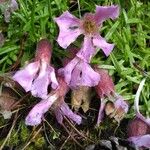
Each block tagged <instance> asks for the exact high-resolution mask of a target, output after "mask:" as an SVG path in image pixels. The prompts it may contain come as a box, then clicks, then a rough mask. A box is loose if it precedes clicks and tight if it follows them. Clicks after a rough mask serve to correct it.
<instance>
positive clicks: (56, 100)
mask: <svg viewBox="0 0 150 150" xmlns="http://www.w3.org/2000/svg"><path fill="white" fill-rule="evenodd" d="M118 15H119V6H117V5H116V6H114V5H112V6H96V12H95V14H93V13H86V14H85V15H84V17H83V18H81V19H78V18H76V17H75V16H73V15H72V14H70V13H69V12H68V11H66V12H64V13H63V14H62V15H61V16H60V17H57V18H55V19H54V20H55V22H56V23H57V24H58V26H59V30H60V32H59V35H58V39H57V42H58V44H59V45H60V46H61V47H62V48H67V47H68V46H69V45H70V44H71V43H73V42H74V41H75V40H76V39H77V37H78V36H79V35H81V34H83V35H84V41H83V44H82V46H81V49H79V48H78V49H76V50H74V48H70V49H71V50H69V51H70V55H71V57H70V58H68V59H66V60H64V62H63V63H64V67H63V68H60V69H59V70H58V71H57V74H56V72H55V70H54V68H53V67H52V65H51V64H50V60H51V54H52V48H51V45H50V43H49V41H48V40H47V39H42V40H40V41H39V42H38V44H37V48H36V54H35V58H34V60H32V61H31V62H30V63H28V64H27V65H26V66H25V67H24V68H22V69H21V70H19V71H17V72H16V73H15V74H14V75H13V79H14V80H15V81H17V82H18V83H19V84H20V85H21V86H22V87H23V88H24V90H25V91H26V92H29V91H30V92H31V94H32V95H33V96H35V97H39V98H41V99H42V100H41V101H40V102H39V103H38V104H36V105H35V106H34V107H33V108H32V110H31V111H30V113H29V114H28V116H27V117H26V124H27V125H32V126H34V125H38V124H40V123H41V121H42V118H43V116H44V114H45V113H46V112H47V111H48V110H49V109H51V110H52V111H53V112H54V114H55V115H56V119H57V120H58V122H59V123H60V124H62V121H63V117H64V116H66V117H67V118H69V119H70V120H73V121H74V122H76V123H77V124H80V123H81V117H80V116H79V115H77V114H75V113H73V112H72V110H71V109H70V108H69V106H68V105H67V103H66V102H65V101H64V100H65V95H66V93H67V92H68V90H69V89H70V88H71V89H72V90H74V89H80V87H83V89H84V87H85V88H86V87H95V86H99V83H101V82H102V84H107V83H105V82H107V79H106V80H104V79H103V75H101V73H99V72H98V71H97V70H95V69H93V68H92V66H91V65H90V61H91V58H92V57H93V56H94V55H95V53H96V47H98V48H101V49H102V50H103V52H104V54H105V55H106V56H108V55H109V54H110V53H111V51H112V50H113V48H114V44H109V43H107V42H106V40H105V39H104V38H103V37H101V36H100V35H99V27H101V26H102V23H103V22H104V21H105V20H107V19H116V18H117V17H118ZM103 80H104V81H103ZM108 82H109V81H108ZM50 87H51V88H50ZM110 88H111V87H110ZM103 90H104V91H102V92H104V93H106V95H107V94H109V93H107V92H106V91H107V90H108V89H107V88H104V89H103ZM110 90H111V89H110ZM112 90H113V89H112ZM83 91H84V90H83ZM85 91H86V90H85ZM108 92H109V90H108ZM102 95H103V94H102ZM81 102H82V101H81ZM87 105H89V104H88V103H87ZM86 107H87V108H86ZM101 107H102V104H101ZM116 107H117V108H118V109H119V108H120V105H119V103H116ZM83 108H84V109H85V111H87V109H88V106H86V105H85V106H84V107H83Z"/></svg>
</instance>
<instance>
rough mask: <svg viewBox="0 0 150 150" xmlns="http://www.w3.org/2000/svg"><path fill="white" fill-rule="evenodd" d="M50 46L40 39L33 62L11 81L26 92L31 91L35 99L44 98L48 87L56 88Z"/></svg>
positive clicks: (17, 73)
mask: <svg viewBox="0 0 150 150" xmlns="http://www.w3.org/2000/svg"><path fill="white" fill-rule="evenodd" d="M51 49H52V48H51V45H50V43H49V41H48V40H47V39H42V40H40V41H39V42H38V44H37V50H36V55H35V60H34V62H32V63H29V64H28V65H26V66H25V67H24V68H23V69H22V70H20V71H17V72H16V73H15V75H14V76H13V79H14V80H15V81H17V82H18V83H19V84H20V85H21V86H22V87H23V88H24V89H25V91H26V92H28V91H31V93H32V95H33V96H35V97H40V98H44V99H45V98H46V97H47V93H48V86H49V85H50V84H51V87H52V88H53V89H56V88H57V87H58V82H57V79H56V76H55V70H54V68H53V67H52V66H50V64H49V61H50V58H51Z"/></svg>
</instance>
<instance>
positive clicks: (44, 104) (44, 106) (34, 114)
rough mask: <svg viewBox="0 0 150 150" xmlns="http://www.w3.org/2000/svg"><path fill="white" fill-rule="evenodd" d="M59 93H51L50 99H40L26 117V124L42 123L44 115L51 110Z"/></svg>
mask: <svg viewBox="0 0 150 150" xmlns="http://www.w3.org/2000/svg"><path fill="white" fill-rule="evenodd" d="M57 98H58V96H57V95H51V96H49V98H48V99H46V100H42V101H40V102H39V103H38V104H36V105H35V106H34V107H33V108H32V110H31V111H30V112H29V114H28V116H27V117H26V119H25V123H26V125H30V126H35V125H38V124H40V123H41V121H42V117H43V115H44V114H45V113H46V112H47V111H48V110H49V108H50V107H51V105H52V104H53V103H54V102H55V101H56V100H57Z"/></svg>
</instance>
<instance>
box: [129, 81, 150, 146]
mask: <svg viewBox="0 0 150 150" xmlns="http://www.w3.org/2000/svg"><path fill="white" fill-rule="evenodd" d="M144 83H145V79H143V80H142V81H141V83H140V85H139V88H138V91H137V93H136V96H135V101H134V105H135V111H136V117H135V119H134V120H132V121H131V122H130V123H129V125H128V137H129V138H128V140H129V141H131V142H132V143H133V144H135V145H136V146H137V147H144V148H150V118H145V117H144V116H143V115H142V114H141V113H140V111H139V97H140V93H141V91H142V89H143V86H144Z"/></svg>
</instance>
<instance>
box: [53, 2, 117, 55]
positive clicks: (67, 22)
mask: <svg viewBox="0 0 150 150" xmlns="http://www.w3.org/2000/svg"><path fill="white" fill-rule="evenodd" d="M118 15H119V7H118V6H117V5H116V6H114V5H112V6H96V12H95V14H92V13H86V14H85V16H84V17H83V18H82V19H78V18H76V17H75V16H73V15H72V14H70V13H69V12H68V11H66V12H64V13H63V14H62V15H61V16H60V17H58V18H55V21H56V23H57V24H58V26H59V29H60V32H59V35H58V39H57V42H58V43H59V45H60V46H61V47H63V48H67V47H68V46H69V45H70V44H71V43H72V42H74V41H75V40H76V38H77V37H78V36H79V35H81V34H84V35H85V39H84V43H83V47H88V46H87V45H86V44H88V43H87V42H86V40H87V39H89V40H90V47H93V46H97V47H99V48H101V49H102V50H103V52H104V53H105V55H106V56H108V55H109V54H110V52H111V51H112V49H113V48H114V44H109V43H107V42H106V40H105V39H104V38H103V37H101V36H100V35H99V32H98V31H99V27H101V26H102V23H103V22H104V21H105V20H107V19H109V18H111V19H115V18H117V17H118ZM86 52H87V53H88V51H86Z"/></svg>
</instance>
